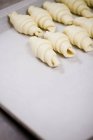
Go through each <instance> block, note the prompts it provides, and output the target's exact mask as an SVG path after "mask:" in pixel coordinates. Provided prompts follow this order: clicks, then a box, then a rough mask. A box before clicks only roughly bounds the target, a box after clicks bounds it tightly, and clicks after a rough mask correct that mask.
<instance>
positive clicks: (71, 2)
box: [56, 0, 93, 18]
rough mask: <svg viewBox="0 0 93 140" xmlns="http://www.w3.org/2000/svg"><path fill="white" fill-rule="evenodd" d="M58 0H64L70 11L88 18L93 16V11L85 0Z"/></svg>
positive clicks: (58, 0) (60, 0)
mask: <svg viewBox="0 0 93 140" xmlns="http://www.w3.org/2000/svg"><path fill="white" fill-rule="evenodd" d="M56 1H57V2H62V3H64V4H66V5H67V6H68V7H69V9H70V11H71V12H72V13H74V14H76V15H81V16H84V17H87V18H92V17H93V13H92V12H91V10H90V8H89V7H88V6H87V4H86V3H85V1H84V0H56Z"/></svg>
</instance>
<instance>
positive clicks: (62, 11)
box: [43, 1, 73, 25]
mask: <svg viewBox="0 0 93 140" xmlns="http://www.w3.org/2000/svg"><path fill="white" fill-rule="evenodd" d="M43 7H44V8H45V9H46V10H47V11H48V12H49V13H50V14H51V16H52V18H53V20H55V21H58V22H61V23H64V24H66V25H70V24H72V21H73V18H72V14H71V13H70V10H69V8H68V7H67V6H66V5H65V4H61V3H55V2H50V1H46V2H44V4H43Z"/></svg>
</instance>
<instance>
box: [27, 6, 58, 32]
mask: <svg viewBox="0 0 93 140" xmlns="http://www.w3.org/2000/svg"><path fill="white" fill-rule="evenodd" d="M28 13H29V14H30V15H31V16H32V17H33V18H34V20H35V21H36V23H37V24H38V26H39V27H40V28H42V29H45V30H48V31H51V32H54V31H55V29H56V26H55V24H54V22H53V21H52V17H51V16H50V14H49V13H48V12H47V11H46V10H44V9H42V8H39V7H35V6H30V7H29V9H28Z"/></svg>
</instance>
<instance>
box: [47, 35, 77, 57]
mask: <svg viewBox="0 0 93 140" xmlns="http://www.w3.org/2000/svg"><path fill="white" fill-rule="evenodd" d="M44 38H46V39H48V40H50V41H51V43H52V46H53V49H54V50H55V51H57V52H59V53H60V54H63V55H64V56H65V57H73V56H74V55H75V51H74V49H73V48H72V46H71V44H70V41H69V39H68V37H67V36H66V35H65V34H64V33H61V32H56V33H52V32H46V33H45V34H44Z"/></svg>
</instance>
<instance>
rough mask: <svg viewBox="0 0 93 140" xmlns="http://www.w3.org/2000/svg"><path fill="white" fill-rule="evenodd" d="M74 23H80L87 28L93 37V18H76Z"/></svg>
mask: <svg viewBox="0 0 93 140" xmlns="http://www.w3.org/2000/svg"><path fill="white" fill-rule="evenodd" d="M73 24H75V25H78V26H81V27H83V28H84V29H86V31H87V32H88V34H89V36H90V37H91V38H93V18H90V19H87V18H85V17H79V18H75V19H74V21H73Z"/></svg>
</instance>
